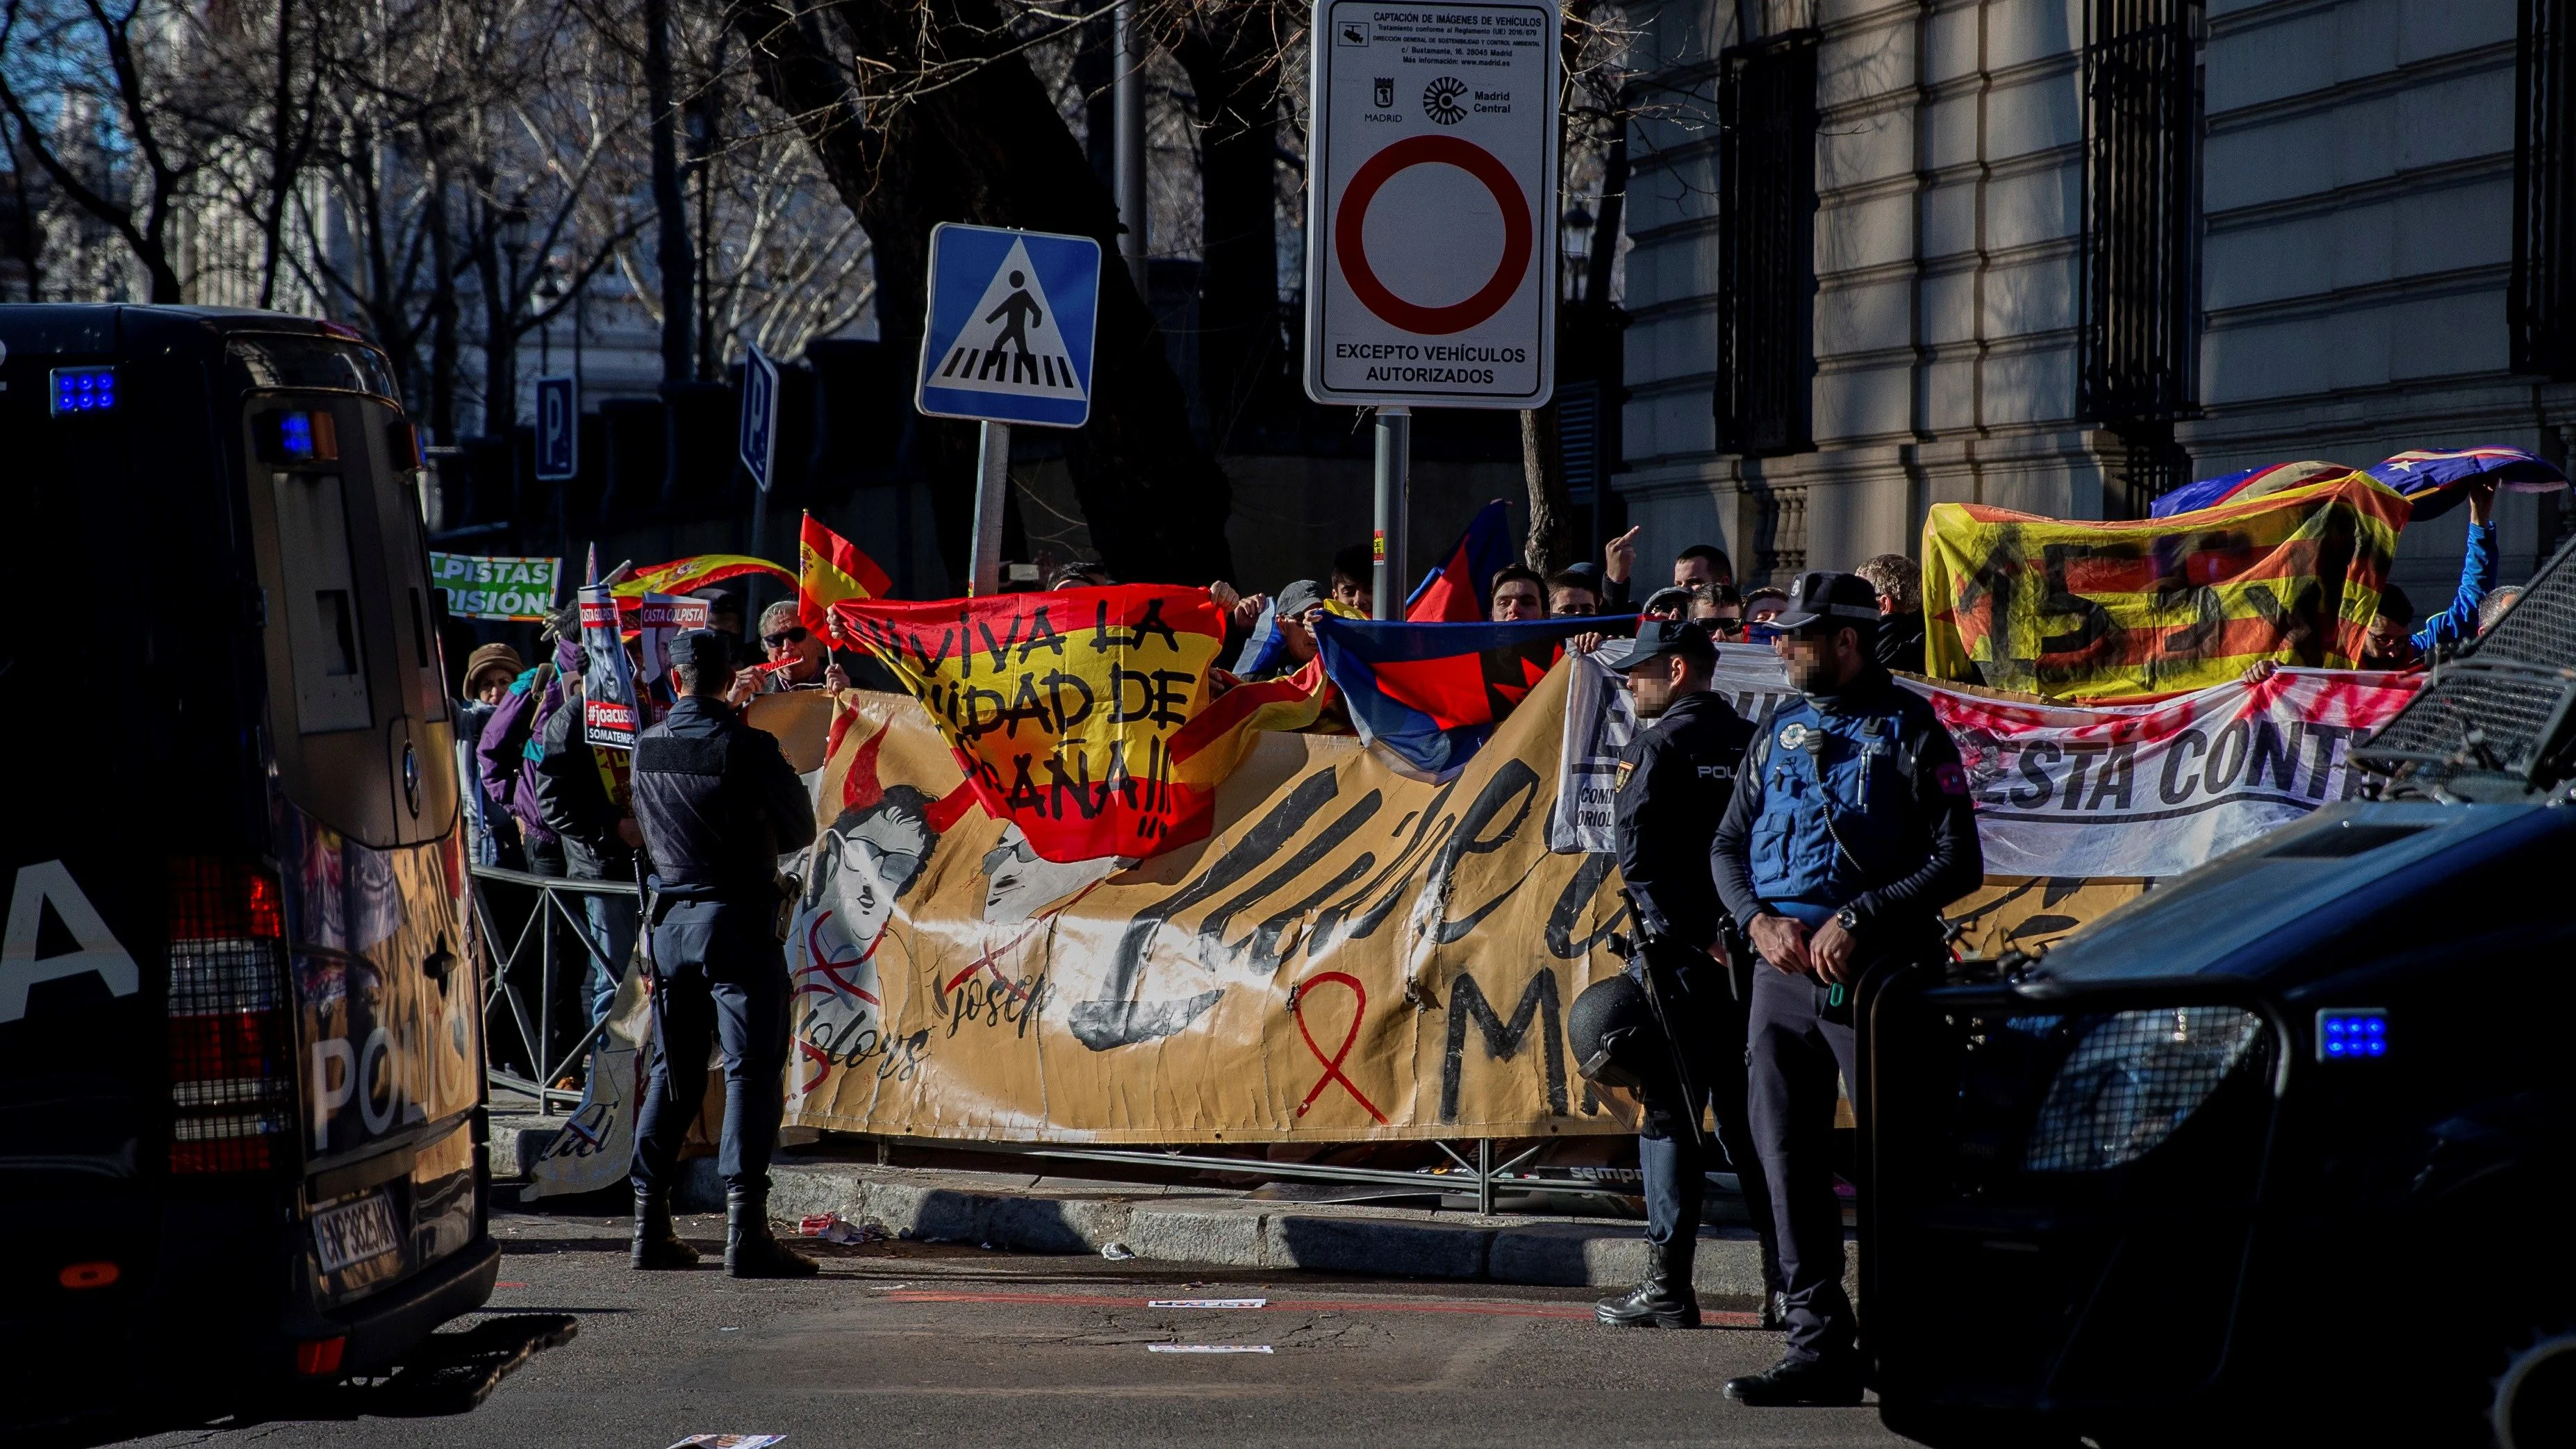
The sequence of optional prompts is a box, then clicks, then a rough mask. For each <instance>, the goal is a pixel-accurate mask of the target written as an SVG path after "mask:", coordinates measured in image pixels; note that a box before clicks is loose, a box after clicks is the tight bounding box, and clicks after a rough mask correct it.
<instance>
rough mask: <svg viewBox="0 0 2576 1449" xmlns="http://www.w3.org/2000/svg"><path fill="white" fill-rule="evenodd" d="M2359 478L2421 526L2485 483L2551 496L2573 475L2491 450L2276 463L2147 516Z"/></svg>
mask: <svg viewBox="0 0 2576 1449" xmlns="http://www.w3.org/2000/svg"><path fill="white" fill-rule="evenodd" d="M2356 472H2359V473H2364V474H2367V475H2368V476H2370V477H2372V478H2376V479H2378V480H2379V481H2380V482H2382V483H2384V484H2386V485H2388V486H2389V487H2390V488H2393V489H2395V490H2396V491H2397V492H2398V493H2400V494H2401V495H2403V496H2404V497H2405V499H2406V501H2407V502H2408V503H2409V504H2411V505H2413V507H2412V511H2411V517H2412V518H2413V519H2414V521H2416V522H2418V523H2420V522H2422V521H2423V520H2425V519H2428V518H2439V517H2441V516H2442V515H2443V514H2445V513H2448V512H2450V511H2451V509H2452V508H2453V507H2454V506H2456V505H2457V504H2458V503H2459V501H2460V499H2461V498H2462V497H2463V496H2464V495H2465V493H2466V491H2467V487H2468V485H2469V484H2471V483H2475V482H2478V481H2480V480H2482V479H2483V480H2485V481H2488V482H2492V483H2496V484H2498V485H2500V486H2502V487H2504V488H2507V489H2511V490H2513V491H2515V492H2521V493H2545V492H2547V491H2548V490H2550V489H2552V488H2564V487H2566V486H2567V475H2566V474H2565V473H2564V472H2561V471H2560V470H2559V468H2558V467H2557V465H2555V464H2553V463H2551V462H2550V461H2549V460H2548V459H2546V458H2543V457H2541V456H2540V455H2539V454H2537V453H2532V452H2527V451H2525V450H2523V449H2521V448H2507V447H2502V446H2498V445H2493V444H2489V445H2486V446H2483V447H2476V448H2454V449H2450V450H2448V451H2432V450H2425V449H2417V450H2414V451H2411V452H2405V453H2400V454H2398V455H2397V456H2396V457H2394V458H2390V459H2388V460H2387V461H2386V462H2383V463H2379V464H2375V465H2373V466H2372V467H2369V468H2362V469H2353V468H2347V467H2345V466H2344V465H2342V464H2341V463H2320V462H2316V461H2314V460H2309V461H2306V462H2299V463H2270V464H2266V465H2264V466H2263V467H2260V468H2248V469H2246V470H2245V471H2243V472H2241V473H2228V474H2224V475H2222V476H2220V477H2216V478H2203V479H2201V480H2200V481H2199V482H2197V483H2193V484H2190V485H2189V486H2187V487H2182V488H2177V489H2175V490H2174V491H2172V492H2171V493H2168V494H2166V495H2165V496H2163V497H2162V498H2159V499H2157V500H2156V501H2155V502H2154V503H2153V504H2152V505H2150V506H2149V508H2148V510H2147V512H2148V513H2149V514H2150V515H2151V516H2153V517H2156V518H2171V517H2172V516H2174V515H2175V514H2177V513H2191V512H2195V511H2197V510H2199V509H2203V508H2216V507H2217V506H2218V505H2220V504H2222V503H2233V502H2236V501H2238V500H2240V499H2246V498H2259V497H2261V496H2263V495H2264V494H2267V493H2278V492H2280V491H2281V490H2283V489H2285V488H2297V487H2300V486H2301V485H2303V484H2308V483H2319V482H2325V481H2328V480H2333V479H2341V478H2346V477H2350V476H2352V475H2353V474H2354V473H2356Z"/></svg>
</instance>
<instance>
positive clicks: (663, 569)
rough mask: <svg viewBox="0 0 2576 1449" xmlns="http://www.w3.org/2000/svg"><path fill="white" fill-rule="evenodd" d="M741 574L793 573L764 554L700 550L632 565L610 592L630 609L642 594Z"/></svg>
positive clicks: (786, 577)
mask: <svg viewBox="0 0 2576 1449" xmlns="http://www.w3.org/2000/svg"><path fill="white" fill-rule="evenodd" d="M745 574H767V575H769V576H770V577H771V578H773V579H776V580H778V581H779V582H781V583H789V584H792V583H794V582H796V576H795V575H794V574H791V573H789V572H788V571H787V570H785V569H783V568H780V567H779V566H778V565H776V564H774V563H771V562H770V561H769V560H767V559H765V558H753V557H751V556H750V555H749V554H740V553H702V554H699V555H697V556H696V557H694V558H675V559H673V560H671V561H670V562H669V563H662V564H655V565H653V566H652V567H651V568H641V569H636V570H634V571H633V572H631V573H629V574H627V576H626V577H624V578H622V579H619V580H618V581H617V585H616V587H615V589H614V590H612V592H614V593H615V594H616V595H617V607H619V608H621V609H625V610H629V611H632V610H634V609H635V608H636V607H637V606H639V605H640V604H642V602H643V600H644V596H645V595H646V594H685V593H688V592H690V591H692V590H695V589H703V588H705V587H707V586H708V585H710V584H719V583H722V582H724V581H725V580H726V579H738V578H740V577H742V576H743V575H745Z"/></svg>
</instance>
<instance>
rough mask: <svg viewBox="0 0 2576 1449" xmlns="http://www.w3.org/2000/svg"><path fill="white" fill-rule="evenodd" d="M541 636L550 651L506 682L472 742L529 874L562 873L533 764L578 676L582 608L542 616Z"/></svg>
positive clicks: (566, 607)
mask: <svg viewBox="0 0 2576 1449" xmlns="http://www.w3.org/2000/svg"><path fill="white" fill-rule="evenodd" d="M544 637H546V638H547V639H550V640H552V641H553V642H554V652H553V656H552V657H551V658H549V659H547V660H546V661H545V662H543V663H541V664H539V665H538V666H537V667H536V668H534V669H530V670H527V671H526V672H524V673H522V674H521V675H520V676H519V677H518V678H517V679H516V680H514V681H512V682H511V685H510V692H509V694H508V695H507V697H505V698H504V699H502V701H501V702H500V703H499V704H498V705H496V706H494V707H493V711H492V718H491V719H490V720H488V721H486V722H485V724H484V726H483V734H482V737H481V739H480V740H478V741H477V742H476V745H475V750H474V754H475V759H476V761H477V763H479V764H480V765H481V767H482V772H483V787H484V788H485V789H487V790H489V791H491V792H492V795H493V797H494V798H495V799H497V800H499V801H500V802H501V804H502V806H503V807H504V808H505V809H507V810H508V811H509V812H510V818H511V819H513V820H515V821H517V822H518V826H519V848H520V851H521V853H522V854H523V855H524V856H525V857H526V859H527V868H528V871H529V873H530V874H532V875H543V876H560V875H562V874H563V873H564V852H563V842H562V841H561V840H559V839H558V838H557V837H556V835H555V832H554V829H553V827H551V826H549V825H547V824H546V818H545V810H544V808H543V806H542V805H541V804H540V803H539V802H538V799H537V763H538V760H539V758H540V757H541V756H542V755H543V754H544V753H545V728H546V724H547V722H548V721H549V720H551V719H553V718H554V714H555V711H557V710H559V709H561V708H562V707H563V700H564V694H565V692H566V688H567V681H572V680H578V679H579V678H580V677H581V609H580V606H579V605H577V604H566V605H564V606H563V607H562V608H561V609H558V610H556V611H555V612H554V614H553V615H551V616H550V617H548V618H547V620H546V623H545V629H544Z"/></svg>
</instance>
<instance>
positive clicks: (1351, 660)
mask: <svg viewBox="0 0 2576 1449" xmlns="http://www.w3.org/2000/svg"><path fill="white" fill-rule="evenodd" d="M1602 622H1603V621H1601V620H1599V619H1528V620H1523V621H1522V622H1520V623H1516V624H1409V623H1408V624H1395V623H1361V622H1356V621H1353V620H1348V619H1337V618H1333V617H1331V616H1329V615H1327V616H1324V617H1321V618H1318V619H1317V620H1316V621H1315V643H1316V644H1317V646H1318V657H1319V658H1321V659H1322V660H1323V663H1324V672H1325V673H1326V674H1328V675H1330V676H1331V677H1332V681H1333V684H1334V686H1335V687H1336V688H1338V689H1340V690H1341V692H1342V699H1343V701H1344V702H1345V703H1346V704H1347V705H1348V706H1349V708H1350V712H1351V723H1352V724H1353V725H1355V726H1357V727H1358V729H1359V732H1360V738H1362V739H1364V740H1368V741H1371V742H1374V743H1382V744H1384V745H1385V746H1386V747H1387V748H1388V749H1390V750H1393V751H1395V753H1396V754H1398V755H1400V756H1402V757H1403V758H1404V760H1405V762H1406V763H1408V764H1411V765H1413V766H1414V767H1415V768H1417V769H1422V770H1427V771H1430V772H1432V773H1434V774H1438V773H1441V772H1444V771H1447V770H1451V769H1455V768H1456V767H1458V766H1460V765H1463V764H1465V763H1466V762H1467V761H1468V759H1469V758H1470V757H1472V756H1473V755H1474V754H1475V753H1476V750H1477V748H1478V747H1479V746H1481V745H1483V744H1484V742H1485V739H1486V737H1487V736H1489V735H1491V734H1492V733H1493V732H1494V726H1495V725H1497V724H1499V723H1501V722H1502V720H1503V718H1504V717H1505V716H1507V715H1509V714H1510V713H1511V712H1512V709H1513V707H1514V706H1516V705H1518V704H1519V703H1520V702H1521V700H1522V698H1523V697H1524V696H1526V695H1527V694H1528V693H1529V692H1530V690H1531V689H1532V688H1533V687H1535V686H1536V685H1537V684H1538V682H1539V681H1540V680H1542V679H1545V678H1546V677H1547V672H1548V670H1549V669H1550V668H1552V667H1554V665H1555V664H1556V661H1557V659H1558V658H1559V657H1561V656H1562V655H1563V654H1564V652H1565V649H1564V643H1563V641H1564V639H1565V637H1566V636H1567V635H1569V634H1579V633H1582V632H1584V631H1585V630H1597V629H1599V628H1600V627H1601V624H1602Z"/></svg>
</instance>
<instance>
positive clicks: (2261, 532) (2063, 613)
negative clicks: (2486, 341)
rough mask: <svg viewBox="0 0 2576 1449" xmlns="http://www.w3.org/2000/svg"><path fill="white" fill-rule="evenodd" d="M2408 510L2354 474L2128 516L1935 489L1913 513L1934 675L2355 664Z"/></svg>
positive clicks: (2004, 684)
mask: <svg viewBox="0 0 2576 1449" xmlns="http://www.w3.org/2000/svg"><path fill="white" fill-rule="evenodd" d="M2406 514H2407V503H2406V500H2405V499H2403V498H2401V497H2399V496H2398V495H2397V494H2395V493H2393V492H2391V491H2389V490H2388V489H2387V488H2385V487H2382V486H2381V485H2380V484H2379V483H2378V482H2377V481H2376V480H2375V479H2372V478H2371V477H2369V476H2368V475H2367V474H2360V473H2347V474H2345V475H2344V476H2343V477H2341V478H2339V479H2331V480H2329V481H2326V482H2321V483H2312V484H2308V485H2306V486H2304V487H2299V488H2292V489H2290V490H2288V491H2286V492H2281V493H2273V494H2268V495H2264V496H2260V497H2252V498H2243V499H2239V500H2237V501H2235V502H2232V503H2224V504H2221V505H2219V506H2218V507H2216V508H2204V509H2200V510H2198V511H2196V512H2192V513H2186V514H2182V515H2179V516H2177V517H2173V518H2158V519H2141V520H2135V521H2131V520H2119V521H2112V522H2080V523H2075V522H2062V521H2059V520H2056V519H2049V518H2033V517H2031V516H2030V515H2028V514H2022V513H2011V512H2007V511H2006V510H2004V509H2000V508H1989V507H1986V506H1984V505H1982V504H1966V503H1940V504H1935V505H1933V507H1932V510H1931V512H1930V513H1929V514H1928V515H1927V516H1926V517H1925V519H1924V521H1923V606H1924V610H1925V613H1926V615H1927V624H1928V628H1927V630H1926V634H1925V657H1926V660H1927V662H1928V664H1929V672H1930V673H1931V674H1932V675H1933V676H1934V677H1936V678H1941V679H1964V680H1973V681H1976V682H1978V683H1983V684H1987V685H1991V686H1993V687H1996V688H1999V689H2012V690H2020V691H2023V692H2025V693H2030V694H2038V695H2044V696H2046V697H2048V698H2050V699H2070V700H2072V699H2085V700H2119V699H2136V698H2139V697H2141V696H2148V695H2160V694H2170V693H2174V692H2177V691H2182V690H2192V689H2206V688H2208V687H2209V686H2211V685H2214V684H2225V683H2226V682H2228V681H2229V680H2231V679H2234V678H2236V677H2237V676H2238V675H2240V674H2242V673H2243V672H2244V670H2245V667H2246V666H2247V665H2249V664H2252V663H2255V662H2256V661H2258V660H2266V659H2268V660H2271V661H2273V662H2275V663H2279V664H2290V665H2304V666H2308V667H2310V668H2320V667H2321V668H2326V669H2350V668H2352V667H2353V661H2354V660H2355V659H2357V658H2358V657H2359V656H2360V654H2361V648H2362V640H2363V636H2364V634H2365V633H2366V632H2367V631H2368V629H2369V627H2370V621H2371V618H2372V616H2373V615H2374V614H2376V613H2377V612H2378V609H2379V591H2380V588H2381V586H2382V585H2383V584H2384V583H2385V582H2386V581H2387V578H2388V567H2389V563H2390V561H2391V560H2392V559H2393V558H2394V557H2395V555H2396V552H2397V533H2398V530H2400V529H2402V528H2404V527H2405V526H2406Z"/></svg>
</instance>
